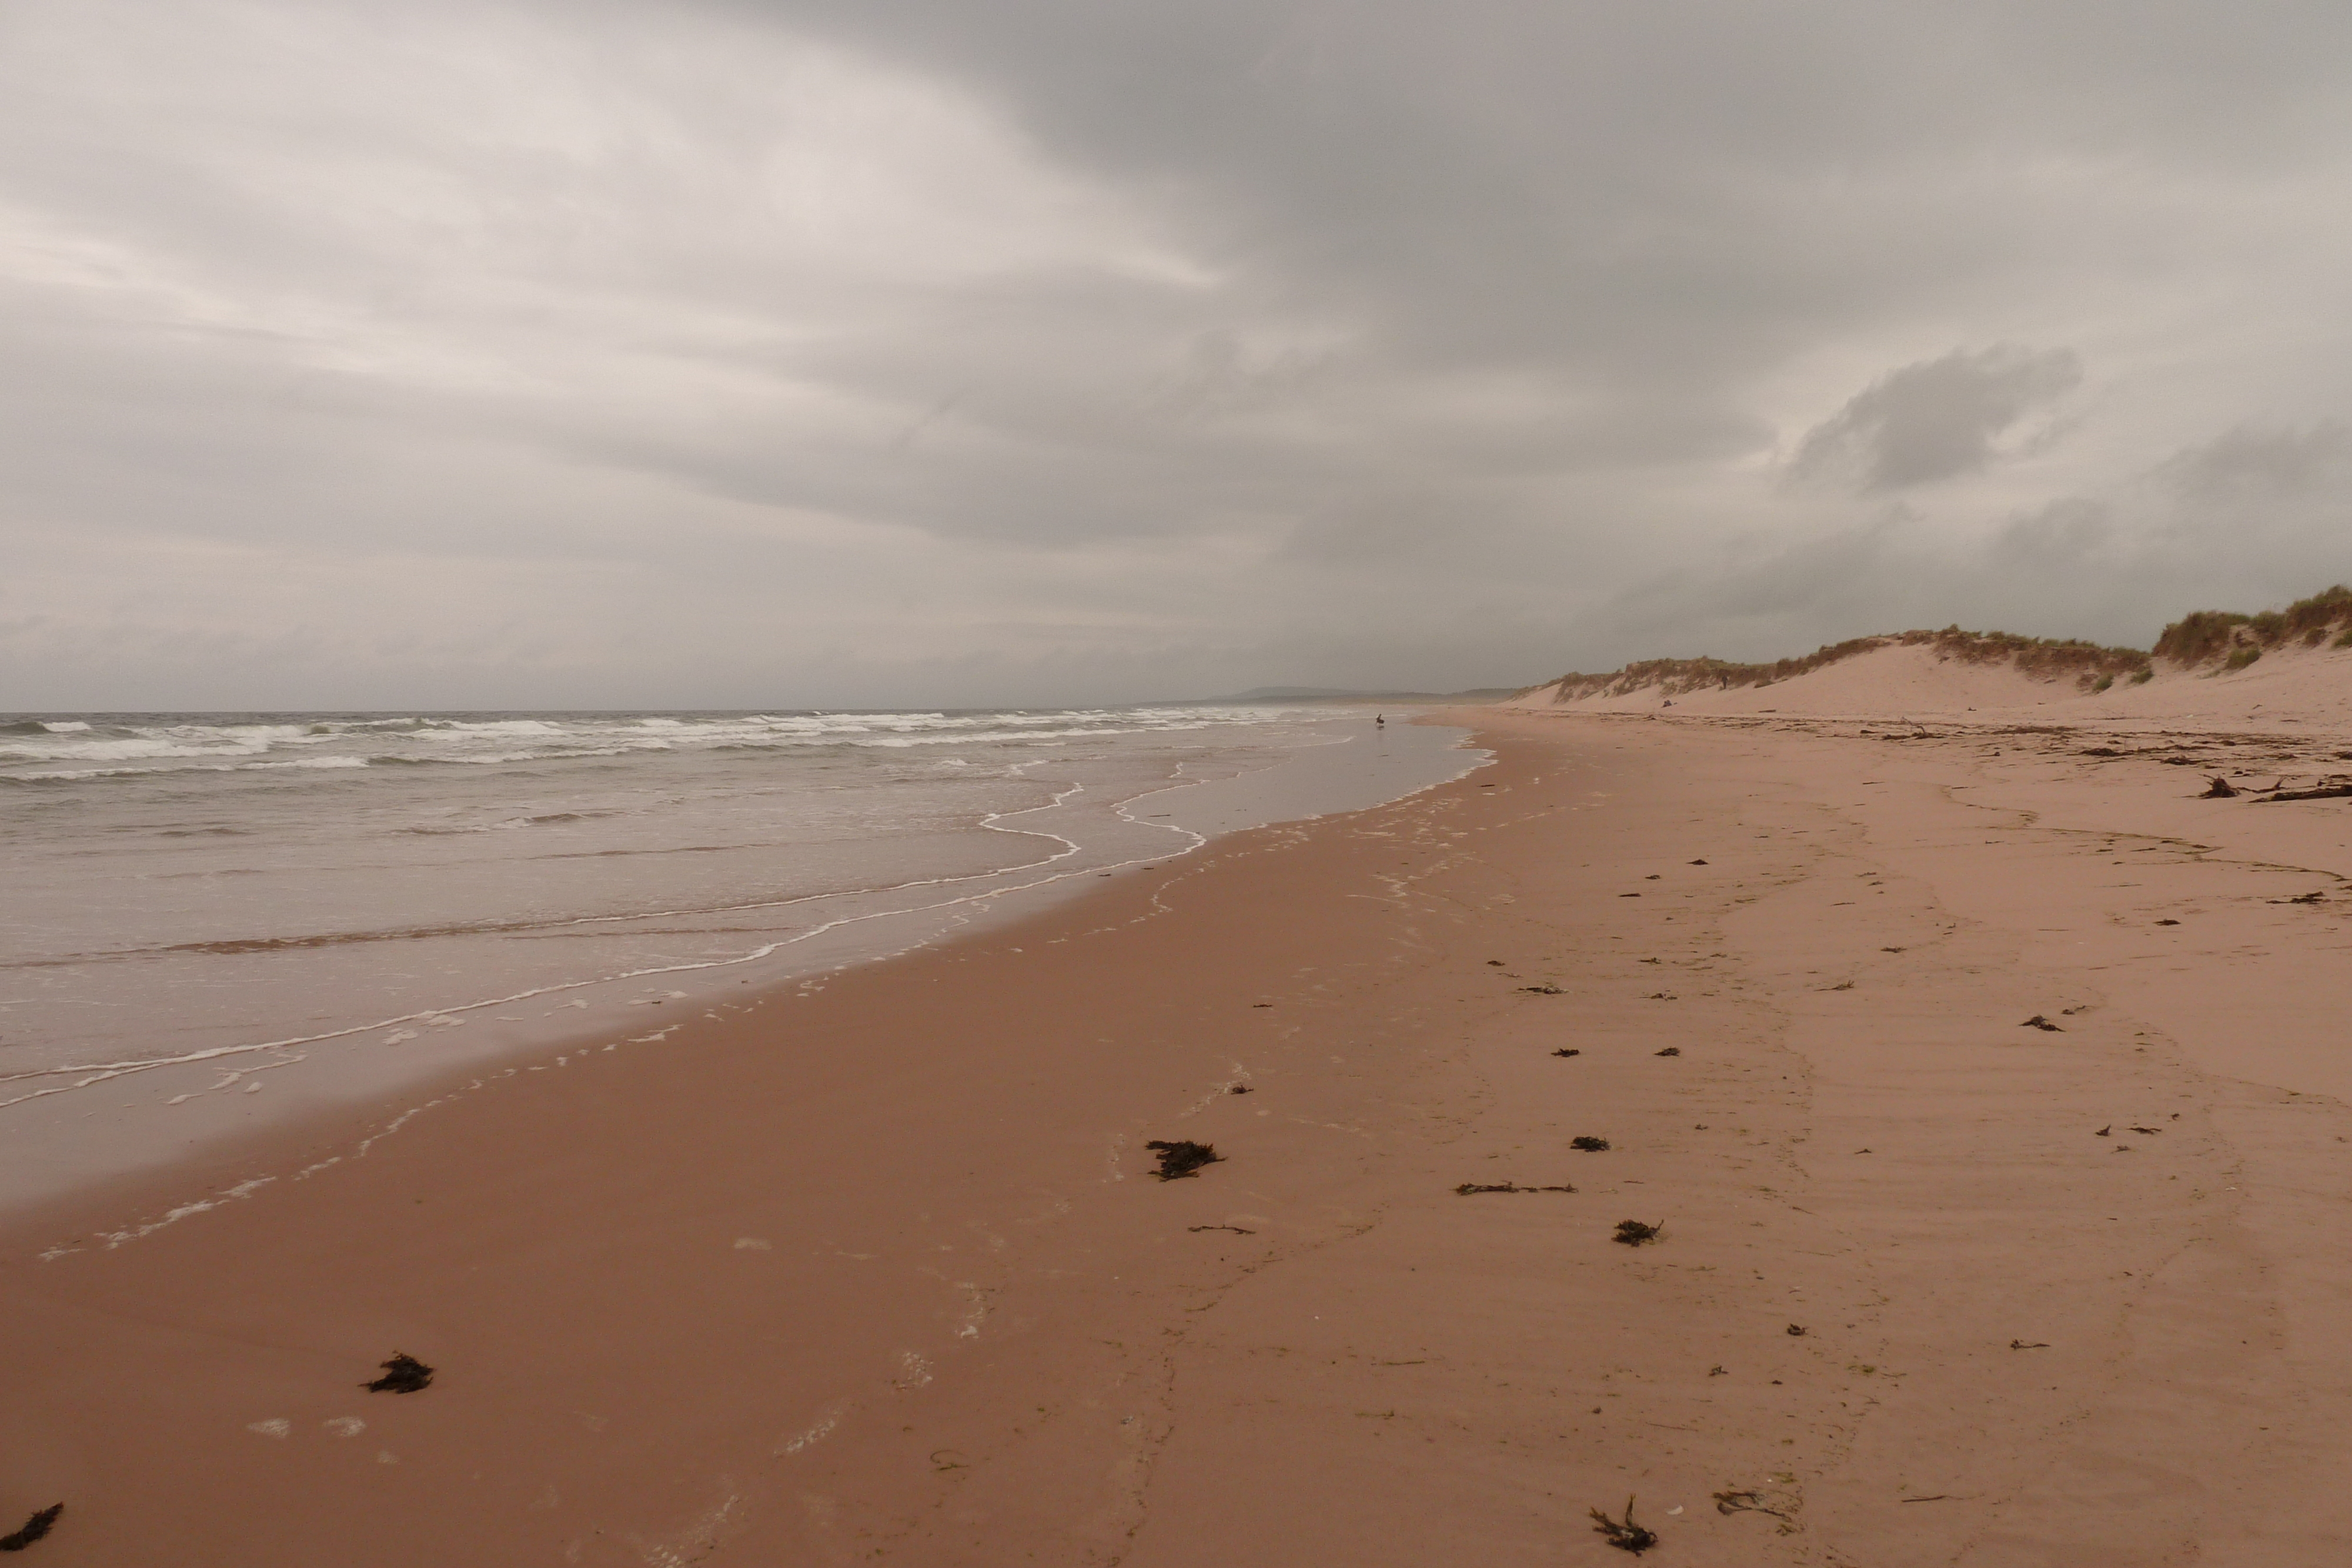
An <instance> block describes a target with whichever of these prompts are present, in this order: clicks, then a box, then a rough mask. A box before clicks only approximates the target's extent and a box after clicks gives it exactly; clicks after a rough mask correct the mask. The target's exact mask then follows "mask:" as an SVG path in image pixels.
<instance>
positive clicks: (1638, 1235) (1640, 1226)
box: [1610, 1219, 1666, 1247]
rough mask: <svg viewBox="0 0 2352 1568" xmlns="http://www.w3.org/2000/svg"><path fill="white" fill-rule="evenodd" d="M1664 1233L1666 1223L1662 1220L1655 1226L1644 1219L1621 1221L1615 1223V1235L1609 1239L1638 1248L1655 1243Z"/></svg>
mask: <svg viewBox="0 0 2352 1568" xmlns="http://www.w3.org/2000/svg"><path fill="white" fill-rule="evenodd" d="M1665 1231H1666V1222H1665V1221H1664V1220H1663V1219H1662V1220H1660V1221H1658V1223H1657V1224H1655V1225H1652V1224H1651V1223H1650V1222H1649V1221H1647V1220H1644V1219H1621V1220H1619V1221H1618V1222H1617V1234H1616V1235H1614V1236H1612V1237H1611V1238H1610V1240H1612V1241H1620V1242H1622V1243H1624V1244H1625V1245H1626V1246H1628V1247H1639V1246H1642V1245H1643V1244H1644V1243H1646V1242H1651V1241H1655V1240H1656V1239H1658V1238H1659V1237H1661V1236H1663V1235H1664V1234H1665Z"/></svg>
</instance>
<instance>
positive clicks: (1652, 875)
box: [1642, 872, 1658, 882]
mask: <svg viewBox="0 0 2352 1568" xmlns="http://www.w3.org/2000/svg"><path fill="white" fill-rule="evenodd" d="M1642 880H1643V882H1655V881H1657V880H1658V873H1656V872H1652V873H1650V874H1649V875H1647V876H1645V877H1643V879H1642Z"/></svg>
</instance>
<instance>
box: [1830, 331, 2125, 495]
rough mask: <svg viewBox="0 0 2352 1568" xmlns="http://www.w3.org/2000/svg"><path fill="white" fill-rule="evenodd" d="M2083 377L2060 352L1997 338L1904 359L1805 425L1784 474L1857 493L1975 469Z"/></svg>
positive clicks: (2068, 355) (1901, 486) (2078, 366)
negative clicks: (1983, 345)
mask: <svg viewBox="0 0 2352 1568" xmlns="http://www.w3.org/2000/svg"><path fill="white" fill-rule="evenodd" d="M2082 380H2083V366H2082V361H2080V360H2078V359H2077V358H2076V357H2075V356H2074V353H2073V351H2072V350H2065V349H2051V350H2043V351H2042V352H2039V353H2037V352H2033V351H2032V350H2026V349H2021V348H2015V347H2012V346H2010V345H2006V344H1997V345H1995V346H1994V347H1992V348H1990V349H1982V350H1976V351H1974V352H1970V351H1969V350H1953V351H1952V352H1951V353H1948V354H1947V355H1945V356H1944V357H1943V358H1942V359H1940V360H1925V361H1920V362H1918V363H1916V364H1910V365H1905V366H1904V367H1903V368H1902V369H1900V370H1897V371H1889V372H1888V373H1887V374H1885V376H1882V377H1880V378H1879V379H1878V380H1877V381H1875V382H1872V383H1871V384H1870V386H1869V387H1867V388H1866V389H1864V391H1862V392H1858V393H1856V394H1855V395H1854V396H1853V398H1852V399H1851V400H1849V401H1848V402H1847V403H1846V405H1845V406H1844V407H1843V408H1842V409H1840V410H1838V412H1837V413H1834V414H1832V415H1831V416H1830V418H1828V419H1827V420H1825V421H1823V422H1822V423H1820V424H1817V425H1815V426H1814V427H1813V428H1812V429H1811V430H1810V431H1808V432H1806V433H1805V437H1804V439H1803V440H1802V441H1801V442H1800V443H1799V444H1798V446H1797V451H1796V455H1795V456H1794V457H1793V458H1791V459H1790V465H1789V466H1790V473H1791V474H1792V475H1793V476H1796V477H1798V478H1800V479H1805V480H1827V481H1831V482H1834V483H1839V484H1845V485H1851V486H1854V487H1855V488H1857V489H1859V490H1860V491H1862V492H1863V493H1864V494H1865V495H1872V494H1883V493H1885V492H1886V491H1890V490H1902V489H1908V488H1909V487H1911V486H1915V485H1924V484H1927V483H1929V482H1931V481H1933V480H1937V479H1949V478H1952V477H1953V476H1957V475H1962V474H1974V473H1978V472H1979V471H1981V470H1982V469H1984V468H1985V467H1986V466H1988V465H1990V463H1991V462H1992V461H1993V459H1994V457H1995V456H1996V455H1998V447H1997V443H1998V442H1999V441H2000V437H2002V436H2004V435H2007V434H2011V432H2012V431H2014V430H2016V428H2017V426H2018V424H2019V423H2020V422H2021V421H2022V420H2023V419H2024V418H2025V417H2026V416H2027V415H2028V414H2029V413H2034V412H2035V411H2037V410H2039V409H2042V408H2046V407H2047V406H2048V405H2049V404H2051V403H2052V402H2054V401H2056V400H2057V399H2058V398H2060V397H2062V396H2063V395H2064V394H2065V393H2067V392H2072V391H2074V388H2075V387H2077V386H2079V385H2081V384H2082Z"/></svg>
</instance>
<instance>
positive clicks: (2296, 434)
mask: <svg viewBox="0 0 2352 1568" xmlns="http://www.w3.org/2000/svg"><path fill="white" fill-rule="evenodd" d="M2150 478H2151V480H2152V481H2153V482H2154V483H2155V484H2157V485H2158V486H2161V487H2164V488H2166V489H2168V490H2171V491H2173V492H2174V493H2175V494H2177V495H2178V496H2179V498H2180V499H2181V500H2182V501H2183V502H2184V503H2187V504H2189V505H2190V506H2192V507H2210V506H2212V505H2215V504H2230V503H2239V502H2247V501H2252V502H2255V503H2257V504H2260V503H2265V502H2268V503H2276V502H2280V501H2287V500H2294V499H2300V498H2302V497H2310V496H2313V495H2324V496H2328V497H2331V498H2337V499H2346V498H2352V497H2347V496H2346V492H2347V490H2352V429H2347V427H2346V426H2345V425H2343V424H2341V423H2336V421H2334V420H2323V421H2321V422H2319V423H2315V424H2312V425H2309V426H2306V427H2304V428H2300V429H2295V428H2279V427H2275V426H2272V427H2264V426H2252V425H2240V426H2238V427H2237V428H2235V429H2232V430H2228V431H2224V432H2223V433H2222V434H2220V435H2218V436H2215V437H2214V438H2213V439H2212V440H2211V441H2209V442H2206V443H2204V444H2201V445H2198V446H2194V447H2191V448H2189V450H2187V451H2185V452H2182V453H2179V455H2176V456H2174V457H2172V458H2171V459H2169V460H2168V461H2167V462H2166V463H2164V464H2163V465H2160V466H2159V467H2158V469H2157V470H2156V471H2155V473H2154V474H2153V475H2151V476H2150Z"/></svg>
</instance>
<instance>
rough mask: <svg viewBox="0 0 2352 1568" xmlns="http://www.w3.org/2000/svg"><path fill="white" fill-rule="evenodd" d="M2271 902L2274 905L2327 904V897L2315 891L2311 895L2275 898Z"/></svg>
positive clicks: (2302, 894) (2303, 894)
mask: <svg viewBox="0 0 2352 1568" xmlns="http://www.w3.org/2000/svg"><path fill="white" fill-rule="evenodd" d="M2271 902H2272V903H2273V904H2325V903H2326V902H2327V895H2326V894H2324V893H2321V892H2319V891H2318V890H2316V889H2314V890H2313V891H2312V892H2309V893H2301V894H2296V895H2295V896H2294V897H2293V898H2273V899H2272V900H2271Z"/></svg>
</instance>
